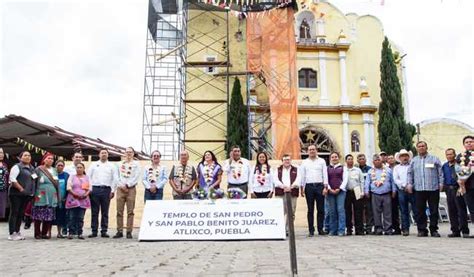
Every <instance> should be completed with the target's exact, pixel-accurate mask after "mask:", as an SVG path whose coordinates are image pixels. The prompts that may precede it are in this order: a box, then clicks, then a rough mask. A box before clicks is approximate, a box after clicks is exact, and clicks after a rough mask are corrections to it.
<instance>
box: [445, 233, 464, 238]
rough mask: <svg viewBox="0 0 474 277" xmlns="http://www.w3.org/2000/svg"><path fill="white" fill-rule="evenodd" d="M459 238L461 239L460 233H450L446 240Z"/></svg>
mask: <svg viewBox="0 0 474 277" xmlns="http://www.w3.org/2000/svg"><path fill="white" fill-rule="evenodd" d="M463 235H464V234H463ZM460 237H461V234H460V233H451V234H449V235H448V238H460Z"/></svg>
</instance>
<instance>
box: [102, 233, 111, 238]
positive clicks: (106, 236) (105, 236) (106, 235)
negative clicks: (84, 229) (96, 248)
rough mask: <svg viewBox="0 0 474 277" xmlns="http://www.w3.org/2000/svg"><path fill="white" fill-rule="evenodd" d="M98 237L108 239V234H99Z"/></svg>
mask: <svg viewBox="0 0 474 277" xmlns="http://www.w3.org/2000/svg"><path fill="white" fill-rule="evenodd" d="M100 236H101V237H102V238H110V236H109V234H107V233H102V234H100Z"/></svg>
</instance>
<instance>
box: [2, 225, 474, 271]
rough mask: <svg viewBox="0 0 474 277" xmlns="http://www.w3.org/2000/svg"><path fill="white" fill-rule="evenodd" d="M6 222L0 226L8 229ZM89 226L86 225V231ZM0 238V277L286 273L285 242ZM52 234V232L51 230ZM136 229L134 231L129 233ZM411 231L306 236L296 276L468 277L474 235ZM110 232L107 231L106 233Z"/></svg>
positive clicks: (445, 228) (300, 233)
mask: <svg viewBox="0 0 474 277" xmlns="http://www.w3.org/2000/svg"><path fill="white" fill-rule="evenodd" d="M7 229H8V228H7V224H6V223H0V232H1V233H2V234H7ZM88 231H89V230H86V234H88ZM24 233H25V235H26V237H27V239H26V240H25V241H19V242H12V241H8V240H7V239H6V235H4V236H3V238H1V239H0V253H1V255H0V276H80V277H82V276H110V275H114V276H238V277H243V276H290V273H291V270H290V260H289V254H288V241H238V242H237V241H231V242H186V241H183V242H138V241H137V240H136V239H134V240H127V239H118V240H116V239H111V238H110V239H103V238H94V239H88V238H86V240H84V241H80V240H77V239H74V240H67V239H56V238H53V239H51V240H48V241H46V240H39V241H38V240H34V239H33V237H32V230H28V231H26V232H24ZM53 233H55V232H53ZM137 233H138V231H136V232H135V236H136V234H137ZM440 233H441V234H442V235H443V237H442V238H431V237H427V238H417V237H416V235H415V229H414V228H412V235H410V236H409V237H402V236H390V237H388V236H364V237H354V236H350V237H349V236H348V237H318V236H316V237H313V238H308V237H306V230H305V229H304V228H298V229H297V237H296V239H297V241H296V245H297V253H298V270H299V276H474V239H462V238H455V239H454V238H453V239H450V238H447V237H446V235H447V234H448V233H449V225H448V224H442V225H441V229H440ZM111 234H112V233H111Z"/></svg>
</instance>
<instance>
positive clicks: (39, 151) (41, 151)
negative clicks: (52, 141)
mask: <svg viewBox="0 0 474 277" xmlns="http://www.w3.org/2000/svg"><path fill="white" fill-rule="evenodd" d="M15 143H16V144H18V145H20V146H23V147H24V148H26V149H27V150H28V151H30V152H35V153H36V154H41V155H44V154H46V152H47V151H46V150H44V149H41V148H40V147H38V146H36V145H34V144H32V143H29V142H28V141H26V140H24V139H22V138H19V137H17V138H16V142H15ZM54 158H57V156H56V155H54ZM59 158H62V157H59Z"/></svg>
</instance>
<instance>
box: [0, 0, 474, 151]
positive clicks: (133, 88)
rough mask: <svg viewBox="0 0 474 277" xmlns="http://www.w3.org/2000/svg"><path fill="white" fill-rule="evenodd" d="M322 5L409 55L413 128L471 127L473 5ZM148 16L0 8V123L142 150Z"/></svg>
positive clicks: (31, 4)
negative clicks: (368, 26)
mask: <svg viewBox="0 0 474 277" xmlns="http://www.w3.org/2000/svg"><path fill="white" fill-rule="evenodd" d="M330 2H331V3H333V4H334V5H335V6H336V7H338V8H339V9H340V10H341V11H342V12H344V13H349V12H355V13H357V14H359V15H364V14H372V15H375V16H377V17H378V18H379V19H380V20H381V21H382V23H383V25H384V30H385V34H386V35H387V36H388V37H389V38H390V39H391V40H393V41H395V42H396V43H397V45H399V46H401V48H402V49H403V50H404V51H405V52H406V53H407V56H406V57H405V60H404V61H405V63H406V70H407V83H408V98H409V110H410V120H411V121H412V123H418V122H420V121H422V120H425V119H431V118H439V117H449V118H454V119H457V120H461V121H463V122H465V123H468V124H470V125H471V126H472V125H474V115H473V108H472V107H474V97H473V91H472V88H473V70H472V61H473V60H474V55H473V52H472V49H473V42H474V41H473V40H474V39H473V26H472V23H471V20H470V19H469V18H470V16H471V14H470V13H471V11H472V8H473V7H474V5H473V3H472V2H473V1H470V0H411V1H409V0H396V1H395V0H384V1H382V0H334V1H330ZM382 3H383V4H382ZM147 8H148V0H114V1H113V0H43V1H41V0H30V1H22V0H0V45H1V46H0V47H1V51H0V64H1V66H0V116H3V115H7V114H16V115H22V116H24V117H26V118H29V119H31V120H34V121H37V122H40V123H44V124H48V125H53V126H59V127H61V128H63V129H65V130H68V131H72V132H75V133H80V134H83V135H86V136H90V137H93V138H101V139H102V140H104V141H107V142H110V143H114V144H118V145H122V146H133V147H134V148H135V149H140V148H141V132H142V128H141V124H142V117H143V107H142V104H143V103H142V102H143V85H144V63H145V42H146V41H145V39H146V21H147Z"/></svg>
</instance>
